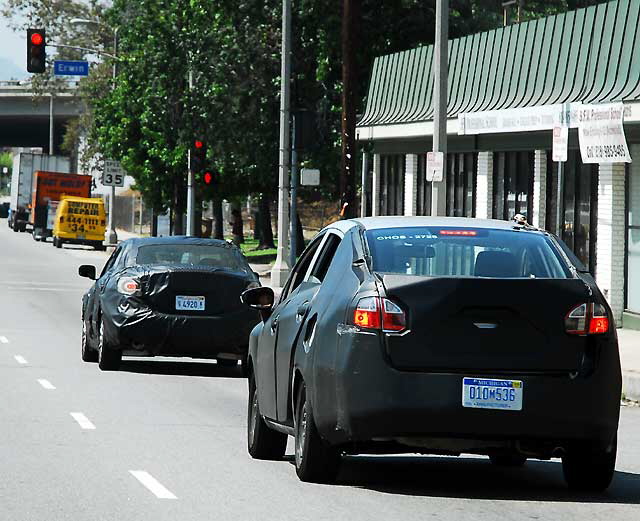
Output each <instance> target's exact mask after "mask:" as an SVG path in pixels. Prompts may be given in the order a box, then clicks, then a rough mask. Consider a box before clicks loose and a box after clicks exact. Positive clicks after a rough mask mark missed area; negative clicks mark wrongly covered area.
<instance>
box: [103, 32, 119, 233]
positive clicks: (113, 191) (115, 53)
mask: <svg viewBox="0 0 640 521" xmlns="http://www.w3.org/2000/svg"><path fill="white" fill-rule="evenodd" d="M118 29H120V27H115V28H114V29H113V67H112V68H111V79H112V85H113V89H115V88H116V75H117V74H118ZM115 203H116V187H115V186H112V187H111V196H110V197H109V223H108V226H107V231H106V232H105V235H106V237H105V239H106V240H105V242H106V244H118V234H117V232H116V227H115V223H114V219H113V218H114V215H113V214H114V213H115Z"/></svg>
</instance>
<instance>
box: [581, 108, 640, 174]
mask: <svg viewBox="0 0 640 521" xmlns="http://www.w3.org/2000/svg"><path fill="white" fill-rule="evenodd" d="M623 121H624V106H623V104H622V103H609V104H604V105H582V106H581V107H580V110H579V111H578V136H579V138H580V154H581V155H582V162H583V163H631V155H630V154H629V147H628V146H627V140H626V138H625V135H624V128H623Z"/></svg>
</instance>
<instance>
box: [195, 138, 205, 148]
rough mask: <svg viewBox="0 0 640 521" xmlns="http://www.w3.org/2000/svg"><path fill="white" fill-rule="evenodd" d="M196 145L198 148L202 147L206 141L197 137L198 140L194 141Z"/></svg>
mask: <svg viewBox="0 0 640 521" xmlns="http://www.w3.org/2000/svg"><path fill="white" fill-rule="evenodd" d="M194 145H195V147H196V148H202V147H203V146H204V143H203V142H202V141H200V140H199V139H196V142H195V143H194Z"/></svg>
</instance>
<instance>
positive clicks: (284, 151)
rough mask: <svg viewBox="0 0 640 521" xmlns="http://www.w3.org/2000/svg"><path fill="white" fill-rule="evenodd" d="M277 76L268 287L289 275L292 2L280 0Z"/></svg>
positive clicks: (280, 283)
mask: <svg viewBox="0 0 640 521" xmlns="http://www.w3.org/2000/svg"><path fill="white" fill-rule="evenodd" d="M281 61H282V64H281V74H280V161H279V162H280V166H279V168H278V250H277V255H276V262H275V264H274V265H273V269H272V270H271V285H272V286H276V287H282V286H284V283H285V281H286V280H287V277H288V276H289V270H290V266H289V167H290V161H291V151H290V148H291V146H290V138H291V136H290V124H289V115H290V110H291V107H290V103H289V102H290V91H289V80H290V76H291V0H282V58H281Z"/></svg>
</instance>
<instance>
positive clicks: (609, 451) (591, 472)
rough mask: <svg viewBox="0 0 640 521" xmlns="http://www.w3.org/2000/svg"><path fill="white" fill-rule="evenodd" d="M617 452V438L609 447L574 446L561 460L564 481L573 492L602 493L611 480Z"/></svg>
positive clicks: (593, 445) (599, 445) (598, 445)
mask: <svg viewBox="0 0 640 521" xmlns="http://www.w3.org/2000/svg"><path fill="white" fill-rule="evenodd" d="M617 451H618V442H617V437H616V438H615V439H614V440H613V443H612V444H611V446H609V447H602V445H601V444H576V445H574V446H572V447H569V449H568V450H567V453H566V454H565V455H564V456H563V458H562V470H563V472H564V479H565V481H566V482H567V485H568V486H569V488H571V489H574V490H587V491H603V490H605V489H606V488H607V487H608V486H609V485H610V484H611V480H612V479H613V473H614V472H615V467H616V454H617Z"/></svg>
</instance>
